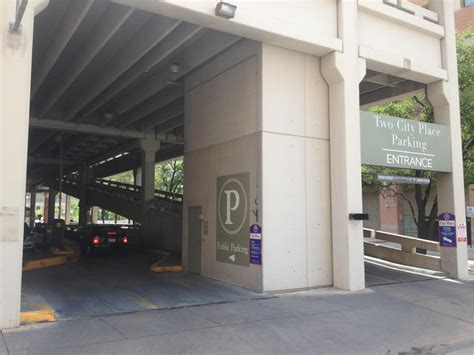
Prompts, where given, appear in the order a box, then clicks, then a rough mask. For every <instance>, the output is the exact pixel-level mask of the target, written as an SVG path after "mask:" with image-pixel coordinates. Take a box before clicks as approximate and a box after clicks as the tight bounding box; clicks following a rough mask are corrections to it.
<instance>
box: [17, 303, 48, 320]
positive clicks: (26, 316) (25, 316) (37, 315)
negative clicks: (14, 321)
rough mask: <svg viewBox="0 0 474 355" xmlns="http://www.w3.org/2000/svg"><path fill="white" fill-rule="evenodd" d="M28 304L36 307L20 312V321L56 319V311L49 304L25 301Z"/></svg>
mask: <svg viewBox="0 0 474 355" xmlns="http://www.w3.org/2000/svg"><path fill="white" fill-rule="evenodd" d="M27 305H29V306H33V307H35V308H37V310H36V311H27V312H21V313H20V322H21V323H22V324H25V323H39V322H54V321H55V320H56V312H55V311H54V309H52V308H51V307H49V306H46V305H44V304H39V303H27Z"/></svg>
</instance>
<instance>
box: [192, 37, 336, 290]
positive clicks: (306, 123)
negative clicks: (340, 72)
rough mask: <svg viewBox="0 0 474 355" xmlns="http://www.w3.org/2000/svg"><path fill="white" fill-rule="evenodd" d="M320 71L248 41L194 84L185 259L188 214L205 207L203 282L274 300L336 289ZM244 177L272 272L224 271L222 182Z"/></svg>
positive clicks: (293, 55) (305, 58)
mask: <svg viewBox="0 0 474 355" xmlns="http://www.w3.org/2000/svg"><path fill="white" fill-rule="evenodd" d="M319 66H320V62H319V59H318V58H315V57H312V56H309V55H304V54H301V53H297V52H294V51H290V50H287V49H282V48H279V47H274V46H269V45H263V46H262V45H261V44H259V43H257V42H252V41H249V40H243V41H241V42H239V43H238V44H236V45H235V46H234V47H233V48H231V49H229V50H228V51H226V52H225V53H224V54H222V55H220V56H219V57H217V58H216V59H215V60H213V61H212V62H210V63H208V64H207V65H206V66H204V67H203V68H201V69H200V70H198V71H196V72H195V73H194V74H193V75H191V76H190V77H189V78H188V79H187V81H186V96H185V130H186V131H185V135H186V144H185V156H184V159H185V188H184V190H185V203H184V211H183V212H184V218H183V220H184V223H183V232H184V233H183V235H184V241H183V259H184V260H185V262H186V259H187V207H188V206H202V211H203V218H204V220H205V221H206V222H208V225H209V234H208V235H203V236H202V253H201V256H202V262H201V267H202V274H203V275H204V276H208V277H212V278H216V279H220V280H225V281H227V282H231V283H235V284H238V285H241V286H244V287H249V288H253V289H257V290H266V291H268V290H282V289H289V288H303V287H311V286H323V285H331V284H332V257H331V255H332V250H331V228H330V225H331V216H330V186H329V179H330V177H329V132H328V107H327V102H328V88H327V84H326V83H325V81H324V80H323V78H322V77H321V74H320V69H319ZM283 157H284V158H283ZM241 172H250V186H251V187H250V201H251V207H250V208H251V210H256V209H258V210H259V216H260V218H261V220H260V221H257V219H256V216H255V214H253V213H250V224H252V223H256V222H259V223H261V224H262V225H263V256H262V257H263V271H262V267H260V266H255V265H250V266H249V267H242V266H236V265H229V264H224V263H220V262H216V216H215V215H216V206H215V205H216V202H215V201H216V187H215V184H216V178H217V177H218V176H223V175H229V174H236V173H241ZM256 200H258V202H259V203H258V205H257V204H256ZM262 272H263V274H262Z"/></svg>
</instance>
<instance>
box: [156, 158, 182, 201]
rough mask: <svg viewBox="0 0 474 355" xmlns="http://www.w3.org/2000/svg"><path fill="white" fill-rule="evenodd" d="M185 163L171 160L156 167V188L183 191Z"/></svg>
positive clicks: (174, 191) (175, 191)
mask: <svg viewBox="0 0 474 355" xmlns="http://www.w3.org/2000/svg"><path fill="white" fill-rule="evenodd" d="M183 183H184V163H183V161H182V160H170V161H167V162H164V163H162V164H157V165H156V167H155V188H156V189H158V190H163V191H168V192H173V193H179V194H182V193H183Z"/></svg>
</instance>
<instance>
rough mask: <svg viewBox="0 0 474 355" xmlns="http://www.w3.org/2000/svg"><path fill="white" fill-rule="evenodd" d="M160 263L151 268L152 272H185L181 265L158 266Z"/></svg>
mask: <svg viewBox="0 0 474 355" xmlns="http://www.w3.org/2000/svg"><path fill="white" fill-rule="evenodd" d="M157 264H158V263H154V264H153V265H152V266H150V270H151V271H153V272H181V271H183V267H182V266H181V265H162V266H160V265H157Z"/></svg>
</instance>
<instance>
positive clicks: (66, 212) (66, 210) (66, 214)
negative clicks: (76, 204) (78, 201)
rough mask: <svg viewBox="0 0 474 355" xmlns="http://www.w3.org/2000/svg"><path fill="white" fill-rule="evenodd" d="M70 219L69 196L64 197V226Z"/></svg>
mask: <svg viewBox="0 0 474 355" xmlns="http://www.w3.org/2000/svg"><path fill="white" fill-rule="evenodd" d="M70 219H71V196H70V195H66V203H65V207H64V220H65V221H66V224H69V221H70Z"/></svg>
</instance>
